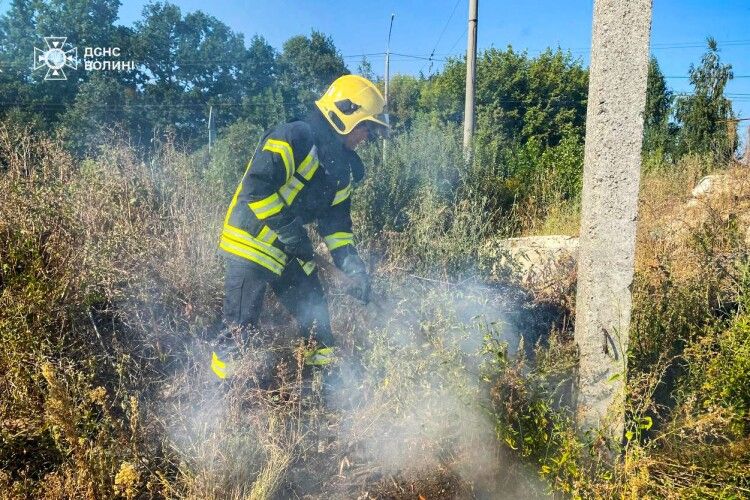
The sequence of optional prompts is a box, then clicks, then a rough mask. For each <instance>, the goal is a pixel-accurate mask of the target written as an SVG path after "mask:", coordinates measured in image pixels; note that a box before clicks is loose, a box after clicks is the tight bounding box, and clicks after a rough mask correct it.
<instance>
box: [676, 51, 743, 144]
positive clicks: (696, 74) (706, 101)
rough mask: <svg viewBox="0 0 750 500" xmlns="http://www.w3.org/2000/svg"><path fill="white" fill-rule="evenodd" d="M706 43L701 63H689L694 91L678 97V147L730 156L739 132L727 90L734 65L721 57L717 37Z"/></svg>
mask: <svg viewBox="0 0 750 500" xmlns="http://www.w3.org/2000/svg"><path fill="white" fill-rule="evenodd" d="M707 45H708V50H707V51H706V53H705V54H703V57H702V58H701V64H700V65H699V66H697V67H696V66H693V65H691V66H690V71H689V74H690V83H691V84H692V86H693V94H692V95H688V96H683V97H680V98H679V99H678V100H677V106H676V109H675V116H676V118H677V121H678V123H679V124H680V127H681V130H680V135H679V150H680V152H681V153H683V154H684V153H698V154H707V153H710V154H716V155H718V156H721V157H724V158H728V157H729V156H730V155H731V154H732V153H733V152H734V150H735V149H736V148H737V138H736V137H737V134H736V124H735V123H734V122H733V121H732V120H733V118H734V117H735V115H734V112H733V111H732V103H731V102H730V101H729V99H727V98H726V97H725V96H724V91H725V89H726V86H727V83H728V82H729V81H730V80H731V79H732V78H733V77H734V74H733V72H732V65H731V64H724V63H723V62H722V61H721V57H720V56H719V48H718V45H717V43H716V40H714V39H713V38H709V39H708V41H707ZM733 128H734V130H732V129H733Z"/></svg>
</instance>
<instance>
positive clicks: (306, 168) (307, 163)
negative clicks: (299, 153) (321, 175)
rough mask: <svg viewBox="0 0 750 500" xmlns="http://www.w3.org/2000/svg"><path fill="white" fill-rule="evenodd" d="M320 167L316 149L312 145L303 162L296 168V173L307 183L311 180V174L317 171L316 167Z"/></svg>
mask: <svg viewBox="0 0 750 500" xmlns="http://www.w3.org/2000/svg"><path fill="white" fill-rule="evenodd" d="M319 166H320V163H319V162H318V147H317V146H315V145H313V147H312V149H310V152H309V153H308V154H307V156H306V157H305V159H304V160H302V163H300V165H299V167H297V173H298V174H299V175H301V176H302V178H304V179H305V180H306V181H309V180H310V179H312V176H313V174H314V173H315V171H316V170H318V167H319Z"/></svg>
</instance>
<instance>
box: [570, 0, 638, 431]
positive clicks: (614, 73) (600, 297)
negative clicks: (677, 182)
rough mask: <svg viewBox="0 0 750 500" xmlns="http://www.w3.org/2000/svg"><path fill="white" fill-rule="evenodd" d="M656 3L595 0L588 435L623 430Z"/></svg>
mask: <svg viewBox="0 0 750 500" xmlns="http://www.w3.org/2000/svg"><path fill="white" fill-rule="evenodd" d="M651 10H652V0H629V1H627V2H623V1H622V0H594V23H593V40H592V46H591V64H590V67H589V93H588V109H587V114H586V146H585V154H584V169H583V195H582V213H581V237H580V248H579V258H578V289H577V295H576V322H575V340H576V343H577V344H578V350H579V360H580V364H579V371H578V391H577V408H576V417H577V421H578V425H579V428H580V429H581V430H582V431H586V430H596V429H600V430H601V431H602V434H603V435H604V436H608V437H609V438H610V439H611V440H612V441H614V443H615V444H619V443H620V441H621V440H622V436H623V427H624V423H625V406H624V405H625V381H626V377H627V373H626V368H627V358H626V356H627V352H628V336H629V328H630V316H631V306H632V296H631V285H632V283H633V267H634V261H635V230H636V221H637V216H638V187H639V183H640V171H641V141H642V138H643V112H644V110H645V107H646V79H647V76H648V63H649V39H650V34H651Z"/></svg>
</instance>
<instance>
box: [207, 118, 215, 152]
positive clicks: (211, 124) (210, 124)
mask: <svg viewBox="0 0 750 500" xmlns="http://www.w3.org/2000/svg"><path fill="white" fill-rule="evenodd" d="M213 115H214V107H213V106H209V107H208V153H209V154H211V142H212V139H213V129H212V126H213V117H214V116H213Z"/></svg>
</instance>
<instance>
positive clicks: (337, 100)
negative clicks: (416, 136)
mask: <svg viewBox="0 0 750 500" xmlns="http://www.w3.org/2000/svg"><path fill="white" fill-rule="evenodd" d="M315 105H316V106H318V109H319V110H320V112H321V113H323V116H325V117H326V120H328V123H330V124H331V126H332V127H333V129H334V130H335V131H336V132H338V133H339V134H341V135H346V134H348V133H349V132H351V131H352V130H353V129H354V127H356V126H357V125H358V124H359V123H360V122H362V121H365V120H368V121H370V122H374V123H375V124H377V125H380V126H382V127H385V128H386V129H387V128H388V117H387V116H386V115H385V114H383V108H384V107H385V99H383V95H382V94H381V93H380V91H379V90H378V88H377V87H376V86H375V85H374V84H373V83H372V82H371V81H370V80H368V79H367V78H362V77H361V76H359V75H344V76H342V77H339V78H337V79H336V81H334V82H333V83H332V84H331V86H330V87H328V90H327V91H326V93H325V94H323V96H322V97H321V98H320V99H318V100H317V101H315Z"/></svg>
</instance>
